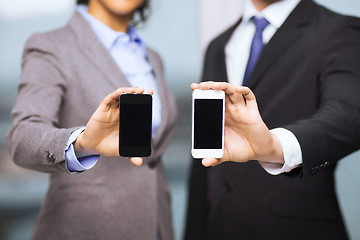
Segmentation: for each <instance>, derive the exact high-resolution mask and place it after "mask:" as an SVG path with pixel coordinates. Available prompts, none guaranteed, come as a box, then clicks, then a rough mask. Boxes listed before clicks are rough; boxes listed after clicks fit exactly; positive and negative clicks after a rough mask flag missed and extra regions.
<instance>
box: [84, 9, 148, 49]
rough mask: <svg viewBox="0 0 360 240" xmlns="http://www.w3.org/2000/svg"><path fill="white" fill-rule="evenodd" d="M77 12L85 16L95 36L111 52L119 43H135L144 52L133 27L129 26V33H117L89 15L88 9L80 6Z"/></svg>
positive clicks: (141, 42) (143, 46)
mask: <svg viewBox="0 0 360 240" xmlns="http://www.w3.org/2000/svg"><path fill="white" fill-rule="evenodd" d="M77 11H78V12H79V13H80V14H81V15H82V16H83V18H84V19H85V20H86V21H87V22H88V23H89V25H90V27H91V29H92V30H93V31H94V33H95V35H96V36H97V37H98V38H99V40H100V41H101V43H102V44H103V45H104V46H105V48H106V49H107V50H108V51H110V50H111V49H112V48H113V46H114V45H115V44H118V43H119V42H122V43H127V42H134V43H136V44H138V45H139V46H140V47H141V48H142V49H143V50H144V51H146V50H145V49H146V48H145V45H144V43H143V41H142V39H141V37H140V35H139V33H138V32H137V31H136V29H135V28H134V27H133V26H129V27H128V29H127V32H126V33H124V32H117V31H115V30H113V29H111V28H110V27H108V26H107V25H106V24H104V23H102V22H101V21H99V20H97V19H96V18H95V17H93V16H92V15H91V14H89V13H88V7H87V6H84V5H80V6H78V7H77Z"/></svg>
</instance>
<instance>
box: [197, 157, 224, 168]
mask: <svg viewBox="0 0 360 240" xmlns="http://www.w3.org/2000/svg"><path fill="white" fill-rule="evenodd" d="M201 163H202V165H203V166H204V167H214V166H216V165H218V164H220V163H221V160H220V159H216V158H204V159H203V160H202V161H201Z"/></svg>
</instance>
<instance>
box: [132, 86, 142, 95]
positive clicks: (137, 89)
mask: <svg viewBox="0 0 360 240" xmlns="http://www.w3.org/2000/svg"><path fill="white" fill-rule="evenodd" d="M134 93H136V94H142V93H144V89H142V88H139V87H134Z"/></svg>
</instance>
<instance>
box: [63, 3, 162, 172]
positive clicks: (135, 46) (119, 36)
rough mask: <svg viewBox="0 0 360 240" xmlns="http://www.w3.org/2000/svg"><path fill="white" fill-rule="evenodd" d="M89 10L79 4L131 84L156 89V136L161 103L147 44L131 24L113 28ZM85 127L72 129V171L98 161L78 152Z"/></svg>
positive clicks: (69, 147) (68, 151)
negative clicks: (121, 29) (122, 28)
mask: <svg viewBox="0 0 360 240" xmlns="http://www.w3.org/2000/svg"><path fill="white" fill-rule="evenodd" d="M87 10H88V8H87V6H78V7H77V11H78V12H79V13H80V14H81V15H82V16H83V18H84V19H85V20H86V21H87V22H88V23H89V25H90V27H91V29H92V30H93V32H94V33H95V35H96V36H97V37H98V38H99V40H100V42H101V43H102V44H103V45H104V47H105V48H106V50H108V52H109V53H110V55H111V56H112V58H113V59H114V61H115V63H116V64H117V65H118V66H119V68H120V69H121V71H122V72H123V73H124V75H125V76H126V78H127V80H128V81H129V83H130V85H131V86H136V87H141V88H143V89H144V90H149V89H152V90H153V91H154V94H153V117H152V118H153V119H152V131H153V136H155V134H156V130H157V128H158V127H159V126H160V123H161V102H160V97H159V93H158V89H157V82H156V79H155V77H154V74H153V68H152V66H151V64H150V63H149V61H148V59H147V52H146V47H145V45H144V43H143V41H142V39H141V37H140V36H139V34H138V32H137V31H136V30H135V28H134V27H132V26H129V27H128V30H127V33H123V32H117V31H114V30H113V29H111V28H110V27H108V26H107V25H105V24H104V23H102V22H100V21H99V20H97V19H96V18H94V17H93V16H92V15H90V14H89V13H88V12H87ZM119 87H121V86H119ZM84 129H85V127H81V128H78V129H77V130H75V131H74V132H72V133H71V135H70V138H69V140H68V143H67V145H66V149H65V151H66V154H65V155H66V167H67V169H68V170H69V171H70V172H81V171H85V170H88V169H90V168H92V167H93V166H95V164H96V162H97V161H98V160H99V156H98V155H92V156H86V157H82V158H78V157H77V156H76V154H75V151H74V146H73V142H75V140H76V138H77V137H78V136H79V134H80V133H81V132H82V131H84Z"/></svg>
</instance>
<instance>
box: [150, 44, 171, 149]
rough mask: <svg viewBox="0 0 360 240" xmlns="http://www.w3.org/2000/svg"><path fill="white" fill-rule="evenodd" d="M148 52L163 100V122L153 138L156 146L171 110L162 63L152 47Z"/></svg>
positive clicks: (161, 100)
mask: <svg viewBox="0 0 360 240" xmlns="http://www.w3.org/2000/svg"><path fill="white" fill-rule="evenodd" d="M147 53H148V56H149V59H148V60H149V62H150V64H151V66H152V67H153V71H154V76H155V78H156V82H157V87H158V93H159V96H160V102H161V123H160V126H159V128H158V129H157V131H156V135H155V138H154V140H153V144H154V146H155V147H156V146H157V145H158V144H159V142H160V141H159V140H160V136H163V135H164V134H163V133H164V131H165V129H166V125H167V124H166V123H167V122H168V118H169V112H170V110H169V109H168V104H167V103H168V100H167V99H166V92H167V89H166V87H165V83H164V80H163V75H162V66H161V63H160V62H159V61H158V60H157V58H156V57H155V54H154V52H153V51H151V50H150V49H147Z"/></svg>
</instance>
